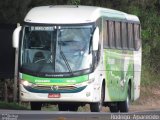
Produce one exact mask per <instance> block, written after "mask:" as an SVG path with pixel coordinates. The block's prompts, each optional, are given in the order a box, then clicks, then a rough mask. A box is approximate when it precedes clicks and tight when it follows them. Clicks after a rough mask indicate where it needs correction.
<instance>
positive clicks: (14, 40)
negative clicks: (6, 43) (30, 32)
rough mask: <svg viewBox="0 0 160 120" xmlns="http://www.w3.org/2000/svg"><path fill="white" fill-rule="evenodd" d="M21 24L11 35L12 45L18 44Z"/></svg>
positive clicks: (16, 45) (16, 46) (15, 46)
mask: <svg viewBox="0 0 160 120" xmlns="http://www.w3.org/2000/svg"><path fill="white" fill-rule="evenodd" d="M20 31H21V26H18V27H17V28H16V29H15V30H14V32H13V35H12V46H13V47H14V48H18V45H19V36H20Z"/></svg>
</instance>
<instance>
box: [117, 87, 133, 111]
mask: <svg viewBox="0 0 160 120" xmlns="http://www.w3.org/2000/svg"><path fill="white" fill-rule="evenodd" d="M130 97H131V89H130V85H128V91H127V99H126V100H125V101H122V102H119V103H118V107H119V110H120V112H128V111H129V104H130Z"/></svg>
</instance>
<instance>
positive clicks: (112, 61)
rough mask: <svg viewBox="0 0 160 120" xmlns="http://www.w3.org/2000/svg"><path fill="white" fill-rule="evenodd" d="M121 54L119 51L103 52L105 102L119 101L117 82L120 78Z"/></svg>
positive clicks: (108, 50)
mask: <svg viewBox="0 0 160 120" xmlns="http://www.w3.org/2000/svg"><path fill="white" fill-rule="evenodd" d="M121 52H122V51H120V50H111V49H106V50H104V66H105V68H104V69H105V74H106V77H105V80H106V92H105V93H106V94H105V96H106V97H105V101H117V100H119V81H120V80H121V76H122V73H121V56H120V55H121Z"/></svg>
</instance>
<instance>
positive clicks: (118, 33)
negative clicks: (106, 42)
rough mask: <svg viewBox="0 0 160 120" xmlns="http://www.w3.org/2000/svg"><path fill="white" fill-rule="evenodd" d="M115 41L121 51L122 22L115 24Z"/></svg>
mask: <svg viewBox="0 0 160 120" xmlns="http://www.w3.org/2000/svg"><path fill="white" fill-rule="evenodd" d="M115 40H116V48H118V49H121V48H122V46H121V29H120V22H115Z"/></svg>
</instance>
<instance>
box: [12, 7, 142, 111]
mask: <svg viewBox="0 0 160 120" xmlns="http://www.w3.org/2000/svg"><path fill="white" fill-rule="evenodd" d="M140 31H141V27H140V21H139V19H138V17H137V16H135V15H130V14H127V13H124V12H121V11H117V10H112V9H107V8H101V7H94V6H70V5H55V6H54V5H52V6H40V7H35V8H32V9H31V10H30V11H29V12H28V13H27V15H26V17H25V19H24V23H23V25H22V26H19V27H17V28H16V29H15V31H14V33H13V47H14V48H16V49H18V51H19V52H18V58H19V59H18V81H19V95H20V100H21V101H28V102H30V106H31V109H32V110H41V107H42V105H44V104H45V103H53V104H56V105H58V108H59V110H60V111H77V110H78V107H79V106H84V105H86V104H89V105H90V110H91V112H100V111H102V108H103V106H104V107H106V106H107V107H109V109H110V111H111V112H128V110H129V104H130V102H132V101H134V100H136V99H138V98H139V96H140V76H141V37H140Z"/></svg>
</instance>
